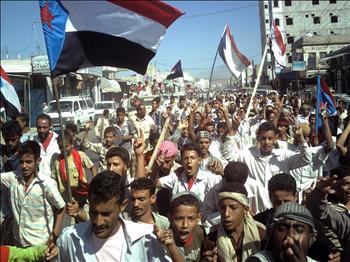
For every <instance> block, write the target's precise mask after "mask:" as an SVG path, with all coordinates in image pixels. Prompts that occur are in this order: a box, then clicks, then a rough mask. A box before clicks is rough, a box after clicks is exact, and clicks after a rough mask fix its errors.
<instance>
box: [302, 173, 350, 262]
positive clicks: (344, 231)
mask: <svg viewBox="0 0 350 262" xmlns="http://www.w3.org/2000/svg"><path fill="white" fill-rule="evenodd" d="M341 174H342V175H343V176H344V177H347V184H349V180H350V179H349V177H350V170H349V169H346V168H345V169H343V170H342V172H341ZM337 183H339V181H337V176H336V175H335V176H332V177H323V178H321V179H320V180H319V181H318V182H317V184H316V188H315V189H314V190H313V192H311V194H310V195H309V197H308V198H307V200H306V207H307V208H308V209H309V210H310V212H311V214H312V215H313V216H314V217H315V218H316V217H317V218H318V220H319V221H320V222H321V223H322V224H323V225H326V226H328V227H329V228H330V229H331V230H332V231H333V232H334V233H335V234H336V235H337V237H338V239H339V241H340V243H341V245H342V247H343V250H344V257H343V258H344V261H349V260H350V216H349V212H348V211H338V210H337V209H336V208H335V207H334V206H331V205H329V204H328V201H327V196H328V195H330V194H335V193H336V191H335V190H334V188H333V186H334V185H337ZM347 188H348V189H347V192H346V193H345V195H344V196H343V198H344V197H345V198H347V199H346V201H349V195H350V193H349V191H350V190H349V187H347Z"/></svg>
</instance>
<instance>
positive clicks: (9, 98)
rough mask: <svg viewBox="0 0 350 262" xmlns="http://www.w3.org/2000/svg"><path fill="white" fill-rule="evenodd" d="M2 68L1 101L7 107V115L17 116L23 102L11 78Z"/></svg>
mask: <svg viewBox="0 0 350 262" xmlns="http://www.w3.org/2000/svg"><path fill="white" fill-rule="evenodd" d="M0 68H1V86H0V90H1V103H2V104H3V106H4V108H5V112H6V114H7V116H9V117H11V118H16V116H17V115H18V114H19V112H21V104H20V102H19V98H18V95H17V93H16V90H15V88H14V87H13V85H12V83H11V81H10V78H9V77H8V75H7V74H6V72H5V70H4V69H3V68H2V66H0Z"/></svg>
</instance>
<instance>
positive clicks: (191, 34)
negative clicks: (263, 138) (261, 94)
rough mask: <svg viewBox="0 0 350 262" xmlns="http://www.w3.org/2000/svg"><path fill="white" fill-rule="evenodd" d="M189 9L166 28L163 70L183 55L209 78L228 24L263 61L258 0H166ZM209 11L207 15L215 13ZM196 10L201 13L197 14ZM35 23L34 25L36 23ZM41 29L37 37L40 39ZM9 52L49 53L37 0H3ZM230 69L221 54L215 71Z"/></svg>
mask: <svg viewBox="0 0 350 262" xmlns="http://www.w3.org/2000/svg"><path fill="white" fill-rule="evenodd" d="M167 2H168V3H169V4H171V5H173V6H175V7H177V8H179V9H180V10H182V11H183V12H185V13H186V14H185V15H184V16H182V17H180V18H179V19H178V20H177V21H175V23H174V24H173V25H172V26H171V27H170V28H169V29H168V30H167V33H166V35H165V38H164V39H163V41H162V42H161V44H160V46H159V48H158V51H157V54H156V56H155V57H154V58H153V60H152V61H151V63H156V66H157V69H159V70H170V68H171V67H172V66H173V65H174V64H175V63H176V62H177V60H178V59H181V61H182V66H183V68H184V69H185V70H188V71H190V72H191V73H192V74H193V75H195V76H199V77H205V78H209V72H210V68H211V66H212V62H213V58H214V55H215V52H216V49H217V46H218V43H219V40H220V37H221V34H222V32H223V30H224V27H225V25H226V24H228V25H229V26H230V28H231V31H232V34H233V37H234V39H235V41H236V44H237V46H238V48H239V49H240V51H241V52H242V53H243V54H244V55H246V56H247V57H248V58H249V59H254V61H255V63H259V62H260V59H261V46H260V26H259V12H258V2H257V1H167ZM214 12H217V13H216V14H211V15H203V14H208V13H214ZM197 15H198V16H197ZM33 23H34V27H35V29H36V30H34V29H33ZM35 31H36V33H37V38H38V43H39V45H38V44H37V41H36V39H37V38H36V35H35ZM5 47H6V48H7V51H8V54H9V58H17V57H18V54H20V56H21V57H22V58H23V57H30V56H31V55H35V54H38V53H39V51H40V50H41V51H42V52H43V53H46V49H45V43H44V37H43V32H42V28H41V24H40V12H39V4H38V2H37V1H1V53H2V57H4V51H5ZM223 74H227V75H228V71H227V69H226V68H225V66H223V63H222V61H221V59H220V57H218V59H217V63H216V67H215V71H214V78H215V76H217V77H218V76H222V75H223Z"/></svg>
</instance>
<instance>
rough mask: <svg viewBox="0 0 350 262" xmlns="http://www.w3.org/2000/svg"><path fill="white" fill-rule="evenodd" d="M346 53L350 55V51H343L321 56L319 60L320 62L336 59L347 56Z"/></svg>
mask: <svg viewBox="0 0 350 262" xmlns="http://www.w3.org/2000/svg"><path fill="white" fill-rule="evenodd" d="M346 55H350V53H341V54H336V55H329V56H326V57H324V58H321V59H320V60H318V61H319V62H325V61H328V60H330V59H334V58H337V57H341V56H346Z"/></svg>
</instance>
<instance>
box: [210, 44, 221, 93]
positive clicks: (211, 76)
mask: <svg viewBox="0 0 350 262" xmlns="http://www.w3.org/2000/svg"><path fill="white" fill-rule="evenodd" d="M218 53H219V46H218V49H217V50H216V54H215V57H214V61H213V66H212V67H211V72H210V78H209V87H208V94H207V99H208V98H209V93H210V89H211V80H212V79H213V72H214V66H215V62H216V58H217V56H218Z"/></svg>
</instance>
